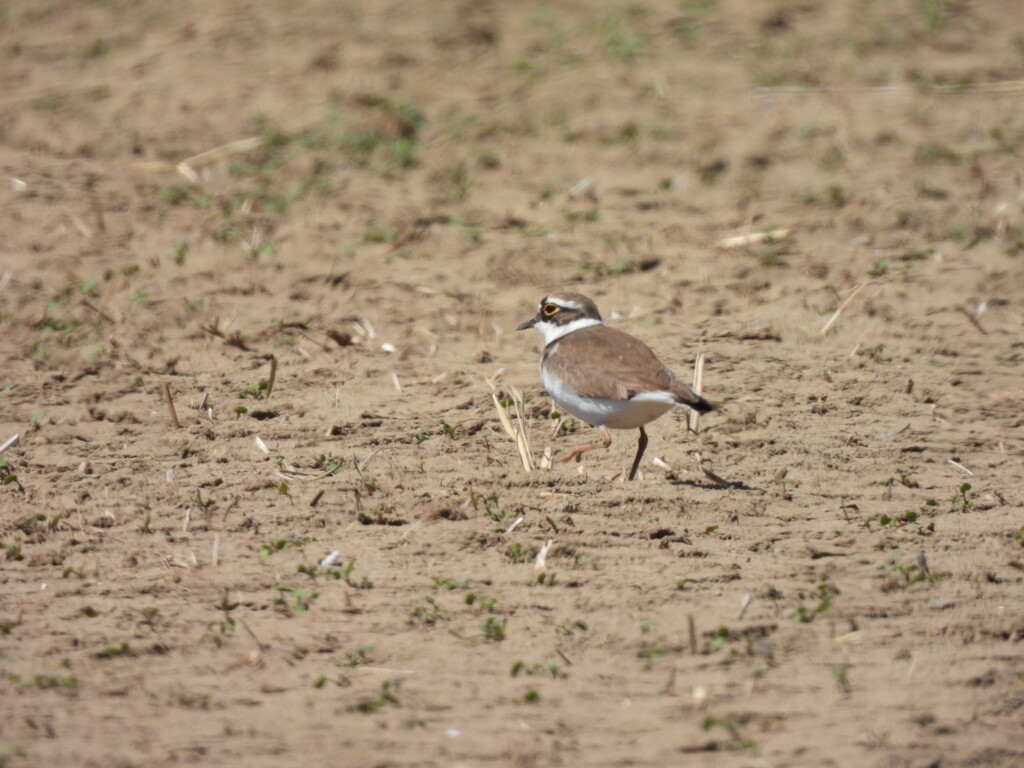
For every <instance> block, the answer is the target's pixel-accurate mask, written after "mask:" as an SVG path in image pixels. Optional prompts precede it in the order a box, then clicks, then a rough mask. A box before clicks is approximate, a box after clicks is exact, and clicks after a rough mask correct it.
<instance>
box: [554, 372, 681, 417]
mask: <svg viewBox="0 0 1024 768" xmlns="http://www.w3.org/2000/svg"><path fill="white" fill-rule="evenodd" d="M540 375H541V380H542V381H543V383H544V388H545V389H546V390H547V391H548V394H550V395H551V398H552V399H553V400H554V401H555V402H556V403H557V404H558V406H559V408H561V409H562V410H564V411H566V412H567V413H570V414H572V415H573V416H575V417H576V418H577V419H580V420H581V421H585V422H586V423H587V424H590V425H591V426H594V427H608V428H609V429H638V428H639V427H642V426H643V425H644V424H646V423H647V422H649V421H653V420H654V419H656V418H658V417H659V416H661V415H662V414H664V413H665V412H666V411H670V410H671V409H672V408H673V407H674V406H675V405H676V404H675V403H674V402H673V401H672V399H671V395H669V394H668V393H664V395H662V393H653V394H651V395H641V396H640V398H633V399H632V400H615V399H612V398H588V397H580V396H579V395H577V394H576V393H575V392H574V391H573V390H572V389H570V388H569V387H567V386H565V384H564V383H563V382H562V380H561V379H558V378H556V377H554V376H548V375H545V372H544V370H543V369H541V374H540Z"/></svg>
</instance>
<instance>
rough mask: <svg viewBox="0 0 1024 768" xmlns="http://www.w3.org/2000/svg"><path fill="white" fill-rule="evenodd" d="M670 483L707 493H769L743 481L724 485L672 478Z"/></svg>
mask: <svg viewBox="0 0 1024 768" xmlns="http://www.w3.org/2000/svg"><path fill="white" fill-rule="evenodd" d="M669 482H670V483H671V484H672V485H685V486H687V487H688V488H701V489H702V490H705V491H756V492H757V493H767V491H766V490H765V489H764V488H758V487H757V486H753V485H747V484H746V483H744V482H742V481H736V482H729V483H726V484H724V485H723V484H722V483H715V482H712V481H711V480H683V479H682V478H678V477H672V478H669Z"/></svg>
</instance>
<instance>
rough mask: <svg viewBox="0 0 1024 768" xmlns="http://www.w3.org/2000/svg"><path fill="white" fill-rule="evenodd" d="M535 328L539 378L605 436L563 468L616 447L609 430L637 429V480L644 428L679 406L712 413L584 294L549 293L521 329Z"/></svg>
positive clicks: (633, 474) (565, 405)
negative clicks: (592, 453)
mask: <svg viewBox="0 0 1024 768" xmlns="http://www.w3.org/2000/svg"><path fill="white" fill-rule="evenodd" d="M527 328H536V329H537V330H538V331H539V332H540V335H541V337H542V338H543V339H544V355H543V356H542V357H541V360H540V378H541V381H542V382H543V383H544V388H545V389H546V390H547V391H548V394H550V395H551V397H552V398H553V399H554V401H555V402H556V403H557V404H558V406H559V407H560V408H561V409H563V410H564V411H566V412H567V413H570V414H572V415H573V416H575V417H576V418H577V419H579V420H581V421H584V422H586V423H587V424H590V425H591V426H594V427H598V428H600V430H601V434H602V441H601V442H600V443H588V444H587V445H581V446H579V447H577V448H573V449H572V450H571V451H569V452H568V453H566V454H565V455H564V456H562V457H560V458H559V459H558V460H559V461H572V460H573V459H576V460H577V461H579V460H580V457H581V456H582V455H583V454H584V453H586V452H587V451H591V450H594V449H595V448H607V447H608V446H610V445H611V443H612V437H611V433H609V432H608V430H609V429H639V430H640V439H639V443H638V445H637V450H636V457H635V458H634V459H633V467H632V469H630V470H629V479H630V480H632V479H633V478H634V477H636V470H637V468H638V467H639V466H640V459H641V458H643V455H644V450H645V449H646V448H647V432H646V431H645V430H644V425H645V424H647V423H648V422H649V421H653V420H654V419H656V418H658V417H659V416H661V415H662V414H664V413H666V412H667V411H669V410H671V409H672V408H674V407H676V406H681V407H683V408H687V409H689V410H693V411H697V412H698V413H707V412H708V411H710V410H713V409H714V406H713V405H711V403H709V402H708V401H707V400H705V399H704V398H703V397H701V396H700V395H698V394H697V393H696V392H694V391H693V389H691V388H690V387H688V386H687V385H686V384H683V382H681V381H680V380H679V379H677V378H676V377H675V375H674V374H673V373H672V372H671V371H670V370H669V369H668V368H666V367H665V365H664V364H663V363H662V362H661V361H660V360H659V359H658V358H657V356H656V355H655V354H654V352H652V351H651V348H650V347H648V346H647V345H646V344H644V343H643V342H642V341H640V339H638V338H636V337H635V336H630V335H629V334H628V333H625V332H624V331H620V330H617V329H615V328H609V327H608V326H607V325H605V324H604V321H603V320H602V319H601V313H600V312H598V310H597V305H596V304H594V302H593V301H592V300H591V299H589V298H588V297H586V296H584V295H583V294H580V293H552V294H550V295H549V296H546V297H544V299H542V300H541V302H540V304H539V305H538V306H537V314H536V316H534V317H532V318H531V319H529V320H527V321H526V322H525V323H522V324H520V325H519V327H518V328H517V329H516V330H519V331H523V330H526V329H527Z"/></svg>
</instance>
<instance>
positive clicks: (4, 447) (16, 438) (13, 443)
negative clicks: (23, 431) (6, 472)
mask: <svg viewBox="0 0 1024 768" xmlns="http://www.w3.org/2000/svg"><path fill="white" fill-rule="evenodd" d="M20 439H21V435H12V436H11V437H9V438H7V441H6V442H5V443H4V444H3V445H0V454H2V453H3V452H4V451H6V450H7V449H8V448H13V447H14V446H16V445H17V444H18V441H19V440H20Z"/></svg>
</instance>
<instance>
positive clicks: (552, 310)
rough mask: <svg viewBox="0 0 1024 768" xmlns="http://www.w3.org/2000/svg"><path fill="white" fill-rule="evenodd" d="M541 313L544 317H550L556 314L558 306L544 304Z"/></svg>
mask: <svg viewBox="0 0 1024 768" xmlns="http://www.w3.org/2000/svg"><path fill="white" fill-rule="evenodd" d="M542 311H543V312H544V315H545V317H551V316H552V315H555V314H558V305H557V304H545V305H544V309H543V310H542Z"/></svg>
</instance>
